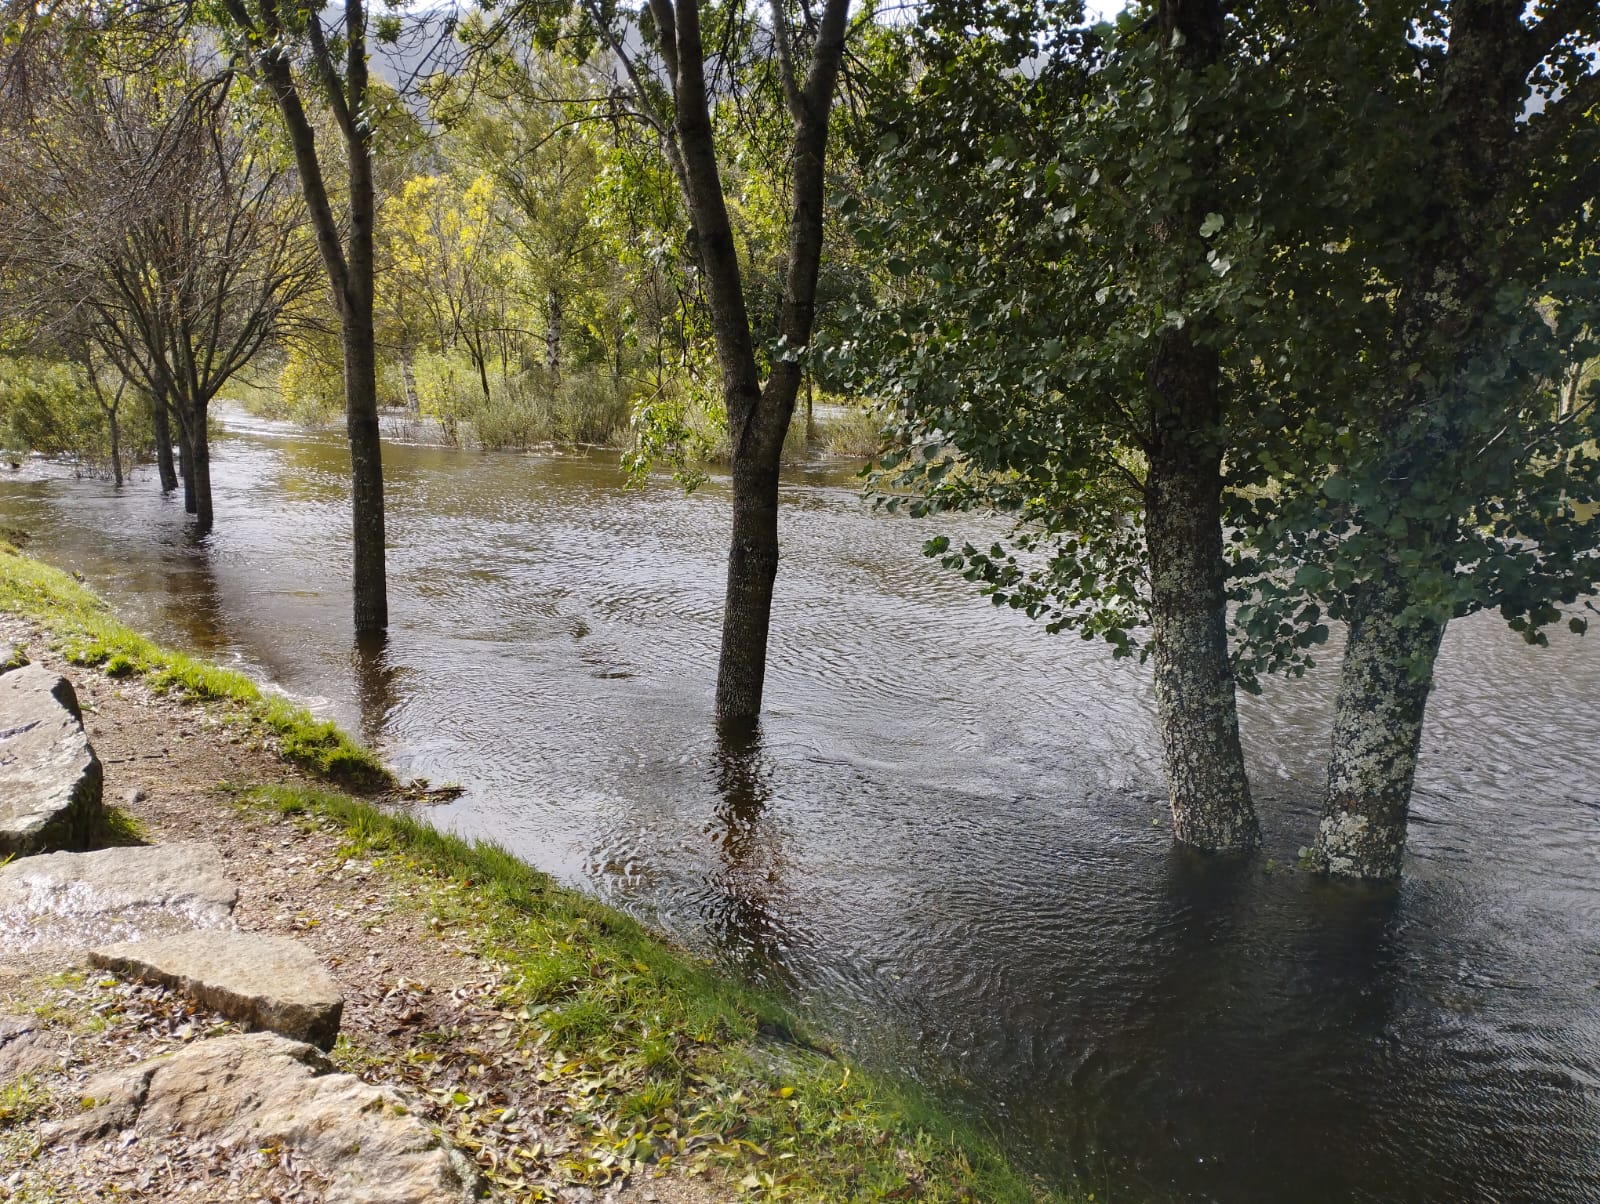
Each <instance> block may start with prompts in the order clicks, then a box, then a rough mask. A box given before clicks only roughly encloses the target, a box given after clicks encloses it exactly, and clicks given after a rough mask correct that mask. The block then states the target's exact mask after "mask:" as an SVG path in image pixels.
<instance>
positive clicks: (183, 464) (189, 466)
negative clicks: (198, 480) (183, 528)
mask: <svg viewBox="0 0 1600 1204" xmlns="http://www.w3.org/2000/svg"><path fill="white" fill-rule="evenodd" d="M178 472H179V475H181V476H182V477H183V510H184V513H185V514H193V513H194V512H195V511H196V509H197V508H198V503H197V501H196V499H195V491H194V440H193V438H192V437H191V436H190V434H189V424H188V423H187V422H185V421H184V420H183V415H182V414H181V413H180V414H179V416H178Z"/></svg>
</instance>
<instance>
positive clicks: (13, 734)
mask: <svg viewBox="0 0 1600 1204" xmlns="http://www.w3.org/2000/svg"><path fill="white" fill-rule="evenodd" d="M102 780H103V779H102V774H101V770H100V760H99V758H98V757H96V756H95V755H94V749H93V748H92V747H90V744H89V736H88V734H87V733H86V732H85V731H84V730H83V713H82V712H81V711H80V710H79V708H78V696H77V694H76V692H75V691H74V690H73V688H72V683H71V682H70V681H68V680H67V679H66V678H64V677H62V676H60V675H59V674H57V673H52V672H51V671H50V670H49V669H46V668H45V667H44V666H43V665H24V666H22V667H21V668H20V669H13V670H11V672H9V673H5V674H3V675H0V858H4V857H7V856H18V857H20V856H26V855H27V854H30V853H41V852H50V851H53V850H56V849H82V848H87V847H88V844H89V840H90V838H91V837H92V836H93V835H94V830H95V826H96V824H97V822H98V821H99V818H100V791H101V783H102Z"/></svg>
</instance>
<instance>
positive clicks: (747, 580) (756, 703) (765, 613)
mask: <svg viewBox="0 0 1600 1204" xmlns="http://www.w3.org/2000/svg"><path fill="white" fill-rule="evenodd" d="M779 446H780V448H781V446H782V444H781V442H780V444H779ZM777 575H778V464H777V458H776V456H755V455H746V456H742V457H739V458H736V459H735V460H734V464H733V535H732V538H731V539H730V541H729V545H728V584H727V593H726V596H725V599H724V603H723V613H722V653H721V656H720V657H719V659H718V662H717V718H718V719H719V720H720V721H722V722H723V723H724V724H726V725H730V730H736V729H738V728H739V727H742V726H747V725H749V724H751V723H753V722H754V720H755V719H756V717H757V716H758V715H760V713H761V695H762V689H763V687H764V685H765V682H766V672H767V632H768V629H769V627H770V625H771V622H772V587H773V582H774V581H775V580H776V579H777Z"/></svg>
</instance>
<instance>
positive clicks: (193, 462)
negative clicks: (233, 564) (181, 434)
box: [188, 402, 216, 535]
mask: <svg viewBox="0 0 1600 1204" xmlns="http://www.w3.org/2000/svg"><path fill="white" fill-rule="evenodd" d="M188 425H189V449H190V450H189V480H190V481H191V482H192V483H193V492H194V511H193V513H194V520H195V521H194V525H195V531H196V532H197V533H198V534H200V535H209V534H210V533H211V528H212V527H213V526H215V525H216V516H215V514H214V512H213V510H212V507H211V434H210V432H209V431H207V430H206V405H205V402H196V403H195V404H194V406H193V407H191V409H190V411H189V424H188Z"/></svg>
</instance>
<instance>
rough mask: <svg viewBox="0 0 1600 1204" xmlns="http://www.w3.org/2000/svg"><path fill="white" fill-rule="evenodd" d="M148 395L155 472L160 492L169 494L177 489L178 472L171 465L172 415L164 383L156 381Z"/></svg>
mask: <svg viewBox="0 0 1600 1204" xmlns="http://www.w3.org/2000/svg"><path fill="white" fill-rule="evenodd" d="M156 383H157V387H156V388H155V390H154V391H152V393H151V394H150V420H151V425H152V426H153V427H154V429H155V436H156V472H157V474H158V475H159V476H160V477H161V492H162V493H171V492H172V491H173V490H174V489H176V488H177V487H178V471H177V469H176V468H175V467H174V466H173V463H172V415H171V411H170V410H169V409H168V406H167V390H166V387H165V384H164V382H162V381H160V380H159V379H158V380H157V382H156Z"/></svg>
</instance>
